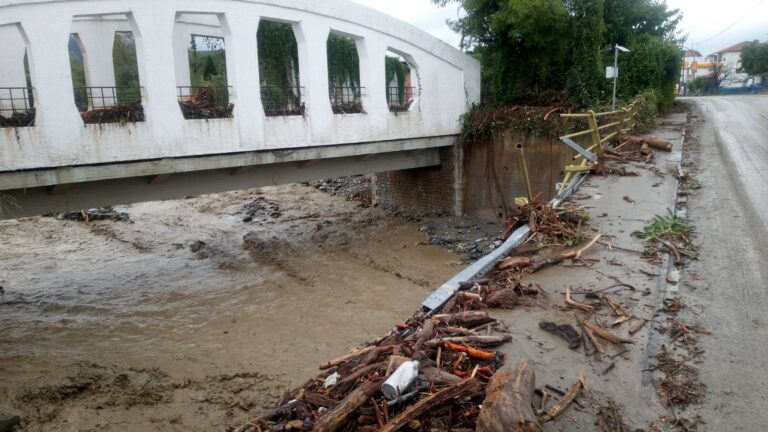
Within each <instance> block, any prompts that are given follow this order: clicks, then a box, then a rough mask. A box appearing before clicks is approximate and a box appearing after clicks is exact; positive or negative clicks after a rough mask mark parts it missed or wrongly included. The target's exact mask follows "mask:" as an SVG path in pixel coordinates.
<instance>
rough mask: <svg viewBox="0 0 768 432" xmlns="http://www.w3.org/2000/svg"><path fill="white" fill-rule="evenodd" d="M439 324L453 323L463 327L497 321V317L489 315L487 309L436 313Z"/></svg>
mask: <svg viewBox="0 0 768 432" xmlns="http://www.w3.org/2000/svg"><path fill="white" fill-rule="evenodd" d="M435 319H437V321H438V323H439V324H443V325H453V326H461V327H476V326H479V325H483V324H488V323H491V322H496V320H495V319H493V318H491V317H490V315H488V312H485V311H469V312H459V313H455V314H445V315H435Z"/></svg>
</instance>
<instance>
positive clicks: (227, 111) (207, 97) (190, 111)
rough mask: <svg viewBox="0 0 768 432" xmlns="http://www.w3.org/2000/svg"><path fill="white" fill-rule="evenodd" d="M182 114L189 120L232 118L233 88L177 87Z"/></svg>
mask: <svg viewBox="0 0 768 432" xmlns="http://www.w3.org/2000/svg"><path fill="white" fill-rule="evenodd" d="M176 91H177V97H178V101H179V106H180V107H181V112H182V114H184V118H185V119H187V120H192V119H214V118H231V117H232V112H233V110H234V108H235V106H234V105H233V104H231V103H230V102H229V101H230V96H231V95H230V92H231V91H232V87H231V86H227V87H223V86H177V87H176Z"/></svg>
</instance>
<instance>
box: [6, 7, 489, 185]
mask: <svg viewBox="0 0 768 432" xmlns="http://www.w3.org/2000/svg"><path fill="white" fill-rule="evenodd" d="M181 16H183V17H184V20H180V17H181ZM117 17H122V18H117ZM198 17H199V18H198ZM210 17H214V18H215V20H214V21H216V22H213V21H211V20H210ZM262 18H264V19H270V20H276V21H280V22H284V23H289V24H291V26H292V28H293V30H294V34H295V37H296V42H297V45H298V60H299V71H300V82H301V86H302V88H301V90H300V91H301V98H302V102H303V103H304V108H303V112H302V113H303V115H297V116H267V115H265V111H264V106H263V104H262V99H261V89H260V83H261V80H260V77H259V63H258V58H259V53H258V49H257V37H256V35H257V30H258V26H259V22H260V20H261V19H262ZM216 24H218V25H216ZM120 31H130V32H132V34H133V37H134V39H135V43H136V52H137V59H138V72H139V77H140V82H141V91H140V94H141V96H140V100H141V104H142V105H143V111H144V121H140V122H135V123H134V122H128V123H124V124H121V123H115V124H84V122H83V120H82V118H81V116H80V115H79V113H78V108H77V107H76V105H75V103H74V102H73V101H74V100H75V94H74V90H73V85H72V77H71V73H70V59H69V54H68V46H67V44H68V40H69V38H70V35H71V34H73V33H75V34H77V36H78V40H79V43H80V44H81V46H82V50H83V52H84V57H85V64H86V66H85V68H86V80H87V81H88V85H90V86H97V87H114V86H115V80H114V73H115V71H114V68H113V66H112V64H111V61H112V39H113V37H111V36H110V35H114V33H115V32H120ZM332 32H333V33H338V34H343V35H347V36H350V37H352V38H353V39H354V40H355V43H356V46H357V50H358V54H359V58H360V62H359V70H360V87H362V88H363V89H364V90H363V92H362V94H361V102H362V107H363V110H364V112H363V113H360V114H341V115H340V114H334V110H333V109H332V106H331V101H330V99H331V97H330V96H331V95H330V91H329V85H328V75H329V73H328V59H327V57H326V53H327V47H326V42H327V39H328V36H329V34H330V33H332ZM14 34H17V35H18V36H16V37H15V39H14V37H11V36H13V35H14ZM191 34H206V35H211V36H219V37H223V38H224V40H226V66H227V79H228V85H229V86H230V94H229V102H231V103H232V104H234V112H233V114H232V117H231V118H217V119H192V120H188V119H185V118H184V116H183V115H182V112H181V110H180V107H179V104H178V94H177V92H178V90H177V88H178V87H179V86H182V85H190V84H191V83H190V82H189V81H190V78H189V76H188V73H187V74H185V70H188V69H187V65H186V61H187V60H186V56H187V42H188V40H189V37H190V35H191ZM4 35H9V38H7V39H5V38H3V40H9V41H10V40H16V41H18V42H17V43H8V44H4V46H3V47H2V48H0V51H2V52H0V54H8V55H3V56H2V57H0V58H1V59H2V60H0V61H2V62H15V63H13V64H9V65H3V67H0V87H22V88H25V84H27V85H28V86H29V87H32V88H34V90H33V91H32V92H31V93H32V98H31V99H29V101H31V102H33V104H34V108H35V110H36V116H35V122H34V126H31V127H15V128H2V129H0V171H16V170H30V169H47V168H58V167H66V166H82V165H93V164H105V163H120V162H130V161H142V160H153V159H166V158H181V157H194V156H205V155H216V154H227V153H238V152H253V151H269V150H285V149H293V148H307V147H320V146H332V145H344V144H355V143H372V142H380V141H392V140H403V139H423V138H429V137H440V136H448V135H455V134H458V133H459V131H460V122H459V119H460V116H461V115H462V114H463V113H464V112H466V110H467V109H468V107H469V106H470V105H471V104H472V103H474V102H477V101H478V100H479V96H480V67H479V63H478V62H477V61H476V60H475V59H473V58H471V57H469V56H467V55H465V54H463V53H461V52H460V51H459V50H456V49H455V48H452V47H450V46H448V45H447V44H445V43H443V42H441V41H439V40H437V39H435V38H433V37H431V36H429V35H427V34H426V33H424V32H422V31H421V30H419V29H417V28H415V27H413V26H410V25H408V24H405V23H403V22H400V21H398V20H395V19H393V18H391V17H389V16H387V15H385V14H382V13H380V12H376V11H374V10H371V9H369V8H366V7H364V6H361V5H358V4H355V3H352V2H349V1H346V0H324V1H322V2H318V1H311V0H279V1H278V0H245V1H234V0H192V1H189V0H184V1H183V0H164V1H162V2H158V1H154V0H53V1H50V0H28V1H15V0H7V1H0V37H2V36H4ZM19 44H21V46H19ZM388 51H390V52H396V53H399V54H402V55H404V56H405V57H406V58H407V59H408V61H409V63H411V66H412V67H413V68H414V69H415V73H416V74H417V75H418V80H417V81H418V82H416V83H414V85H415V86H417V88H416V89H415V90H414V91H415V92H416V93H417V94H418V97H417V98H414V100H415V102H414V103H413V105H411V106H408V107H407V109H404V110H400V111H398V112H392V111H391V109H390V108H391V103H388V99H391V96H390V97H389V98H388V94H387V91H388V83H387V82H386V78H385V73H384V69H385V64H384V63H385V56H386V54H387V52H388ZM25 52H26V54H27V58H28V63H29V81H27V80H26V79H25V71H24V67H23V66H22V65H23V57H24V53H25ZM1 102H2V101H0V103H1ZM389 102H391V101H389ZM0 108H2V107H0ZM0 115H2V113H1V112H0Z"/></svg>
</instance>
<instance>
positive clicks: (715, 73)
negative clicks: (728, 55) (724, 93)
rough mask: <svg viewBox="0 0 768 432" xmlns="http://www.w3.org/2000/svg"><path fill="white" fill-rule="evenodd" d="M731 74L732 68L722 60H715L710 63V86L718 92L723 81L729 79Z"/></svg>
mask: <svg viewBox="0 0 768 432" xmlns="http://www.w3.org/2000/svg"><path fill="white" fill-rule="evenodd" d="M732 76H733V68H731V67H730V66H728V65H726V64H725V63H722V62H715V63H713V64H712V73H711V74H710V76H709V77H710V87H711V88H714V89H715V90H716V91H717V92H718V93H719V92H720V88H721V87H722V85H723V83H725V82H726V81H729V80H730V79H731V77H732Z"/></svg>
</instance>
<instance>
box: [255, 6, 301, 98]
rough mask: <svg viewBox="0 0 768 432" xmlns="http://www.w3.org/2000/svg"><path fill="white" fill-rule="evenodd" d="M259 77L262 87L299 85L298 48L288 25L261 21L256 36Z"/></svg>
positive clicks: (291, 28) (291, 29)
mask: <svg viewBox="0 0 768 432" xmlns="http://www.w3.org/2000/svg"><path fill="white" fill-rule="evenodd" d="M256 39H257V43H258V49H259V77H260V80H261V85H262V86H268V87H283V88H285V87H292V86H300V84H299V82H300V81H299V46H298V44H297V43H296V36H295V35H294V33H293V27H292V26H291V25H290V24H286V23H281V22H276V21H268V20H261V22H260V23H259V31H258V33H257V36H256Z"/></svg>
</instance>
